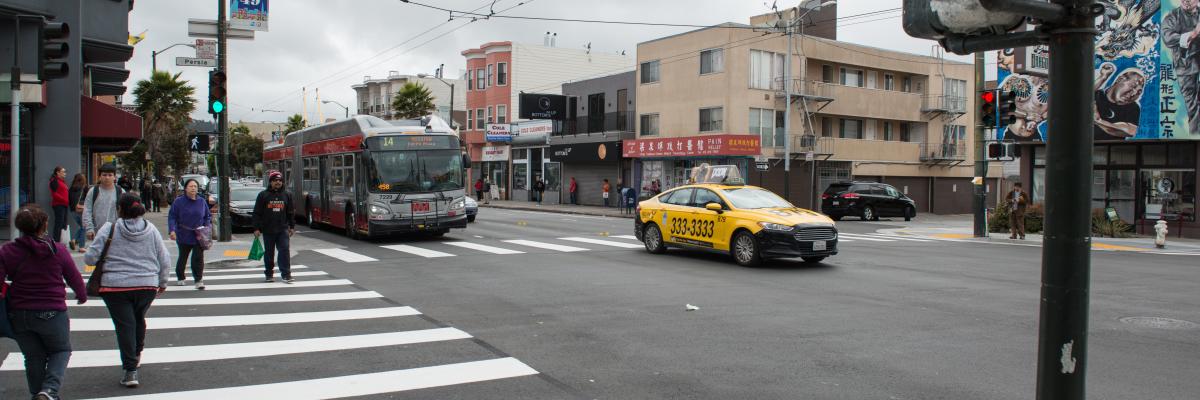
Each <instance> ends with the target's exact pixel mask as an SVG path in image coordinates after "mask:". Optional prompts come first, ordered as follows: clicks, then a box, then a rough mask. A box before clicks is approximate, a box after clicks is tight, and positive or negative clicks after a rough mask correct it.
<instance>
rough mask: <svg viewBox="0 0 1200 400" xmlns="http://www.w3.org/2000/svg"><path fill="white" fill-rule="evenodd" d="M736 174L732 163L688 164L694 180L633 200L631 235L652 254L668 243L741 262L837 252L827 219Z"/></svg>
mask: <svg viewBox="0 0 1200 400" xmlns="http://www.w3.org/2000/svg"><path fill="white" fill-rule="evenodd" d="M741 176H742V175H741V172H740V171H738V168H737V166H734V165H716V166H707V165H702V166H699V167H696V168H693V169H692V177H691V179H690V182H694V183H691V184H688V185H684V186H680V187H677V188H674V189H671V190H669V191H667V192H663V193H662V194H659V195H657V196H654V197H652V198H650V199H647V200H645V201H642V202H641V203H638V206H637V218H636V219H635V220H634V235H635V236H637V238H638V240H640V241H641V242H642V243H643V244H645V246H646V250H647V251H649V252H651V253H656V254H658V253H663V252H664V251H666V249H667V248H668V247H677V248H690V249H702V250H708V251H717V252H728V253H729V254H730V255H731V256H733V258H734V260H736V261H737V263H738V264H741V265H744V266H755V265H758V264H760V263H762V261H763V260H764V259H771V258H787V257H800V258H802V259H804V261H805V262H810V263H815V262H820V261H821V260H824V259H825V258H826V257H829V256H832V255H835V254H837V251H838V247H837V244H838V231H837V227H835V226H834V222H833V220H832V219H830V218H829V217H827V216H825V215H823V214H820V213H817V212H813V211H810V210H806V209H802V208H799V207H796V206H794V205H792V204H791V203H789V202H788V201H787V200H784V199H783V198H782V197H779V196H778V195H776V194H775V193H772V192H771V191H769V190H766V189H763V188H760V187H756V186H750V185H746V184H745V182H744V181H743V180H742V178H741Z"/></svg>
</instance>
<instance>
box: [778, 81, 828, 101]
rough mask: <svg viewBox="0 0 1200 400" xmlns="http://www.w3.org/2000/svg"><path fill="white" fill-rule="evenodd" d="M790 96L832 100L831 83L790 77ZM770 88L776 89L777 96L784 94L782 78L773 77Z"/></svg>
mask: <svg viewBox="0 0 1200 400" xmlns="http://www.w3.org/2000/svg"><path fill="white" fill-rule="evenodd" d="M790 83H791V90H792V96H799V97H800V98H802V99H805V100H813V101H833V100H834V97H833V93H832V90H831V89H830V86H832V84H829V83H825V82H821V81H806V80H803V79H800V78H792V79H791V81H790ZM771 89H772V90H776V91H778V92H779V93H777V96H780V97H782V96H784V95H786V94H785V93H783V92H784V78H782V77H779V78H775V80H774V81H772V82H771Z"/></svg>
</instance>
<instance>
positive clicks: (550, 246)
mask: <svg viewBox="0 0 1200 400" xmlns="http://www.w3.org/2000/svg"><path fill="white" fill-rule="evenodd" d="M504 242H505V243H512V244H519V245H522V246H529V247H537V248H539V249H546V250H554V251H561V252H567V253H570V252H576V251H587V249H585V248H582V247H574V246H563V245H561V244H554V243H544V242H535V241H532V240H505V241H504Z"/></svg>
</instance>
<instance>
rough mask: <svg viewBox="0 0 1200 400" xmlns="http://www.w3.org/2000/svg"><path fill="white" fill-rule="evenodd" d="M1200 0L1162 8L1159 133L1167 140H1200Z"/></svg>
mask: <svg viewBox="0 0 1200 400" xmlns="http://www.w3.org/2000/svg"><path fill="white" fill-rule="evenodd" d="M1197 8H1198V7H1197V0H1164V1H1163V4H1162V44H1161V48H1162V53H1161V60H1160V68H1161V69H1162V70H1161V71H1160V72H1159V77H1160V79H1161V80H1162V85H1161V92H1160V93H1159V95H1160V96H1161V98H1162V108H1161V109H1160V110H1159V111H1160V112H1161V114H1162V115H1161V118H1160V121H1159V127H1158V128H1159V130H1160V132H1161V136H1162V138H1164V139H1197V140H1200V104H1197V103H1200V93H1197V86H1200V83H1198V82H1197V80H1198V79H1200V41H1197V40H1194V39H1196V36H1197V35H1196V32H1200V16H1198V15H1200V13H1198V12H1197Z"/></svg>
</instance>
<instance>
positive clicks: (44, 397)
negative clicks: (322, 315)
mask: <svg viewBox="0 0 1200 400" xmlns="http://www.w3.org/2000/svg"><path fill="white" fill-rule="evenodd" d="M33 400H58V399H57V398H55V397H54V395H52V394H50V393H47V392H38V394H36V395H34V396H33Z"/></svg>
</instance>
